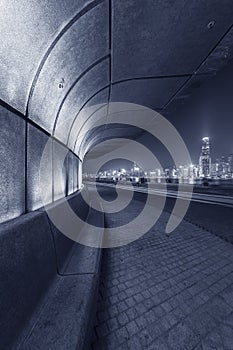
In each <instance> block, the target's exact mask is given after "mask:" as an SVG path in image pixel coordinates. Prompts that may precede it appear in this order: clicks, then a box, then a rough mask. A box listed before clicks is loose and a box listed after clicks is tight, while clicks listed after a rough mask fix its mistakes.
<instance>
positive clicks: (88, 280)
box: [0, 194, 101, 350]
mask: <svg viewBox="0 0 233 350" xmlns="http://www.w3.org/2000/svg"><path fill="white" fill-rule="evenodd" d="M79 196H80V195H79V194H77V195H75V196H74V195H73V196H72V198H70V199H69V201H70V203H71V205H72V207H75V206H78V204H79V203H80V197H79ZM58 205H60V206H62V203H61V204H58ZM86 209H87V208H84V209H83V210H84V211H85V210H86ZM87 214H88V213H85V212H83V213H82V215H84V216H85V215H87ZM0 245H1V254H0V293H1V298H0V348H1V349H4V350H7V349H14V350H15V349H28V350H29V349H30V350H33V349H43V350H45V349H50V350H52V349H54V350H55V349H56V350H59V349H61V350H64V349H83V348H86V347H88V345H89V340H90V333H89V332H90V331H91V326H90V325H91V319H92V316H93V317H94V315H93V310H94V308H93V306H94V304H95V298H96V295H97V288H98V276H99V266H100V256H101V252H100V250H99V249H95V248H89V247H85V246H81V245H79V244H78V243H74V242H73V241H71V240H69V239H68V238H67V237H65V236H64V235H62V234H61V233H60V232H59V231H58V230H57V229H56V228H55V227H54V226H53V225H51V223H50V222H49V219H48V216H47V214H46V213H45V212H44V211H37V212H33V213H29V214H26V215H23V216H21V217H19V218H17V219H15V220H12V221H10V222H7V223H4V224H2V225H1V226H0ZM87 257H89V258H90V259H88V258H87ZM67 260H68V261H69V264H67ZM87 261H88V262H89V263H87ZM64 265H65V266H66V268H65V270H64V269H63V266H64Z"/></svg>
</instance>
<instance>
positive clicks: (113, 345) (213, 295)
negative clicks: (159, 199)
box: [92, 213, 233, 350]
mask: <svg viewBox="0 0 233 350" xmlns="http://www.w3.org/2000/svg"><path fill="white" fill-rule="evenodd" d="M127 215H130V213H127ZM167 218H168V214H166V213H164V214H163V215H162V217H161V219H160V221H159V222H158V223H157V224H156V226H155V227H154V228H153V229H152V230H151V231H150V232H149V233H147V234H146V235H144V236H143V237H142V238H141V239H139V240H137V241H135V242H133V243H131V244H129V245H127V246H123V247H120V248H115V249H106V250H104V255H103V263H102V274H101V283H100V291H99V300H98V306H97V317H96V326H95V335H94V338H93V345H92V348H93V349H94V350H97V349H103V350H107V349H111V350H112V349H121V350H123V349H132V350H144V349H151V350H156V349H159V350H164V349H172V350H179V349H187V350H189V349H195V350H201V349H202V350H209V349H216V350H222V349H224V350H225V349H226V350H233V246H232V245H231V244H230V243H227V242H225V241H223V240H221V239H220V238H218V237H216V236H214V235H213V234H211V233H209V232H207V231H205V230H203V229H200V228H198V227H197V226H195V225H192V224H191V223H188V222H186V221H183V223H182V224H181V225H180V226H179V228H178V229H177V230H176V232H174V233H172V234H171V236H170V237H167V236H166V235H165V234H164V225H165V223H166V222H167Z"/></svg>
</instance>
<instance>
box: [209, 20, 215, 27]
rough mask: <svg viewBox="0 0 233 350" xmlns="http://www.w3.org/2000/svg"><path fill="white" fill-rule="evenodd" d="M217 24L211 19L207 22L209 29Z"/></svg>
mask: <svg viewBox="0 0 233 350" xmlns="http://www.w3.org/2000/svg"><path fill="white" fill-rule="evenodd" d="M214 25H215V21H214V20H213V21H210V22H209V23H208V24H207V28H208V29H211V28H212V27H213V26H214Z"/></svg>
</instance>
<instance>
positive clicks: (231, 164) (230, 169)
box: [228, 154, 233, 176]
mask: <svg viewBox="0 0 233 350" xmlns="http://www.w3.org/2000/svg"><path fill="white" fill-rule="evenodd" d="M228 164H229V167H228V173H229V174H230V175H231V176H232V175H233V154H230V155H229V156H228Z"/></svg>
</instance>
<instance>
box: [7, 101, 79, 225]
mask: <svg viewBox="0 0 233 350" xmlns="http://www.w3.org/2000/svg"><path fill="white" fill-rule="evenodd" d="M48 141H50V142H49V152H48V154H47V156H46V169H45V171H46V181H43V182H42V181H41V180H40V162H41V156H42V154H43V151H44V148H45V145H46V144H47V142H48ZM61 150H62V151H63V152H64V151H65V152H68V153H67V156H66V158H65V162H64V164H63V170H62V176H59V173H60V171H59V169H60V166H62V164H61V157H62V155H63V154H64V153H63V152H61ZM79 163H80V160H79V158H78V157H77V156H76V155H74V154H73V153H72V152H71V151H68V149H67V147H66V146H64V145H62V144H61V143H59V142H58V141H56V140H55V139H54V138H51V137H50V136H49V135H48V134H47V133H46V132H45V131H44V130H43V129H41V128H40V127H39V126H37V125H36V124H34V123H32V122H30V121H29V120H27V119H26V118H25V117H24V116H23V115H21V114H20V113H18V112H17V111H15V110H13V109H12V108H10V107H8V106H7V105H5V104H2V105H0V222H4V221H7V220H10V219H13V218H15V217H18V216H20V215H22V214H24V213H27V212H30V211H33V210H36V209H39V208H40V207H42V206H43V202H42V198H41V188H43V191H44V192H45V193H46V203H51V202H53V201H55V200H57V199H60V198H62V197H64V196H67V195H70V194H72V193H74V192H75V191H77V190H78V185H79V184H78V168H79Z"/></svg>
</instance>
